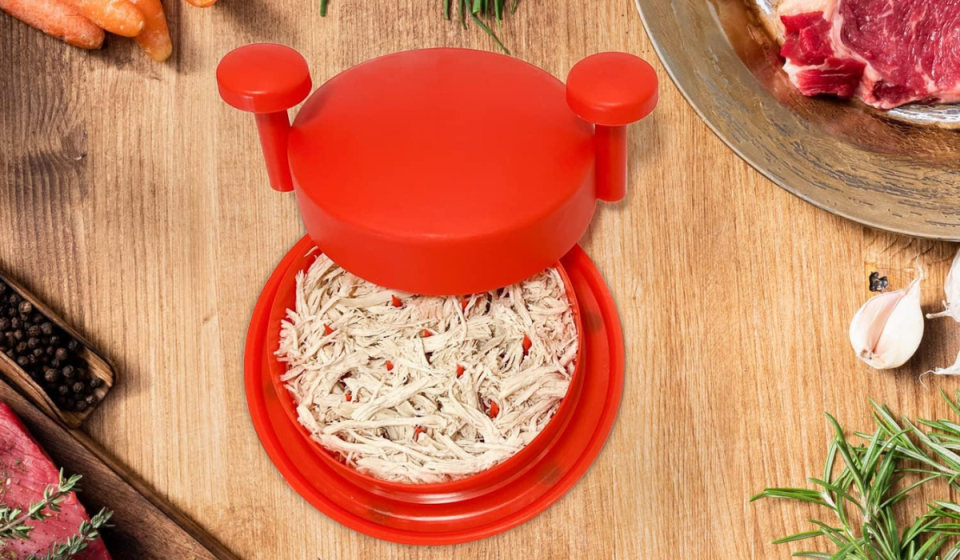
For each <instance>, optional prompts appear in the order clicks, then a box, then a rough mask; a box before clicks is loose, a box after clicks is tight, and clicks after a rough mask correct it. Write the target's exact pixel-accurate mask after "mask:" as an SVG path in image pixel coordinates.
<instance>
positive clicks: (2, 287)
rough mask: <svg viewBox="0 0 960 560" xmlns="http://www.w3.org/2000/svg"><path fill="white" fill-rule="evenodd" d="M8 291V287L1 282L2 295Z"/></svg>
mask: <svg viewBox="0 0 960 560" xmlns="http://www.w3.org/2000/svg"><path fill="white" fill-rule="evenodd" d="M6 291H7V285H6V284H4V283H3V282H0V295H2V294H3V292H6Z"/></svg>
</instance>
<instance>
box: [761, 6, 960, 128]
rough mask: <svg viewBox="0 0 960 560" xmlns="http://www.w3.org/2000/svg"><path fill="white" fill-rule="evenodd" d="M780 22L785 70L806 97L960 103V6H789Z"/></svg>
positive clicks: (887, 105)
mask: <svg viewBox="0 0 960 560" xmlns="http://www.w3.org/2000/svg"><path fill="white" fill-rule="evenodd" d="M779 15H780V20H781V21H782V22H783V26H784V34H783V38H784V42H783V47H782V48H781V51H780V54H781V55H782V56H783V57H784V58H785V59H786V64H784V70H786V72H787V74H788V75H789V76H790V81H791V82H793V84H794V85H796V86H797V88H799V89H800V91H801V92H802V93H803V94H804V95H818V94H830V95H836V96H838V97H844V98H849V97H853V96H856V97H859V98H860V99H862V100H863V101H864V102H866V103H867V104H869V105H872V106H874V107H877V108H879V109H892V108H894V107H897V106H899V105H903V104H905V103H912V102H919V103H935V102H942V103H954V102H957V101H960V0H785V1H784V3H783V4H781V5H780V8H779Z"/></svg>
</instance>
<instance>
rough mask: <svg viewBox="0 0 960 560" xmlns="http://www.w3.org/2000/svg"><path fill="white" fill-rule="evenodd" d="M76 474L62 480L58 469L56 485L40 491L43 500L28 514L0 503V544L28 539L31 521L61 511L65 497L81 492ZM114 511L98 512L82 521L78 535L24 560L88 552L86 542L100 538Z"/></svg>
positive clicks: (56, 559) (64, 557)
mask: <svg viewBox="0 0 960 560" xmlns="http://www.w3.org/2000/svg"><path fill="white" fill-rule="evenodd" d="M81 478H83V477H82V476H81V475H79V474H75V475H73V476H71V477H70V478H65V477H64V475H63V469H60V477H59V480H58V481H57V484H50V485H48V486H47V487H46V488H45V489H44V490H43V498H42V499H41V500H40V501H38V502H36V503H34V504H31V505H30V507H28V508H27V511H22V510H20V509H18V508H10V507H8V506H6V505H2V504H0V542H2V541H5V540H9V539H19V540H27V539H29V538H30V533H31V532H32V531H33V529H34V526H33V525H27V522H28V521H30V520H33V521H43V520H44V519H46V518H48V517H50V516H52V515H53V514H54V513H58V512H59V511H60V504H61V503H63V501H64V500H65V499H66V498H67V495H69V494H70V493H71V492H79V491H80V479H81ZM112 515H113V512H112V511H110V510H107V509H101V510H100V512H99V513H97V514H96V515H94V516H93V517H92V518H91V519H90V520H89V521H87V520H84V521H82V522H81V523H80V527H79V528H78V529H77V533H76V534H75V535H73V536H71V537H69V538H68V539H67V540H66V541H64V542H63V543H56V544H54V545H53V546H51V547H50V549H49V550H48V551H47V553H46V554H45V555H43V556H37V555H35V554H33V555H30V556H29V557H27V559H26V560H69V559H70V558H73V556H74V555H76V554H79V553H80V552H83V551H84V550H86V549H87V546H88V545H89V543H91V542H93V541H95V540H97V539H98V538H100V529H101V528H103V527H108V526H109V525H107V522H108V521H110V517H111V516H112Z"/></svg>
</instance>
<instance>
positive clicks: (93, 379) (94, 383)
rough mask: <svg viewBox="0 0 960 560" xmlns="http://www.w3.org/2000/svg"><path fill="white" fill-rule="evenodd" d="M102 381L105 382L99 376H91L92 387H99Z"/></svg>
mask: <svg viewBox="0 0 960 560" xmlns="http://www.w3.org/2000/svg"><path fill="white" fill-rule="evenodd" d="M101 383H103V382H102V381H100V378H99V377H91V378H90V387H91V388H93V389H96V388H97V387H99V386H100V384H101Z"/></svg>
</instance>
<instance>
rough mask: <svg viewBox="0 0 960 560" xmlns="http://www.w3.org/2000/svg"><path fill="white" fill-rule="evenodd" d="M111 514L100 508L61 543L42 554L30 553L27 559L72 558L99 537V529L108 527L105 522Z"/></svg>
mask: <svg viewBox="0 0 960 560" xmlns="http://www.w3.org/2000/svg"><path fill="white" fill-rule="evenodd" d="M112 516H113V512H112V511H110V510H108V509H101V510H100V512H99V513H97V514H96V515H94V516H93V517H91V518H90V520H89V521H87V520H84V521H81V522H80V528H79V529H77V534H75V535H73V536H72V537H69V538H68V539H67V540H66V541H64V542H63V543H57V544H54V545H53V546H52V547H50V550H49V551H47V553H46V554H44V555H43V556H37V555H36V554H32V555H30V556H29V557H27V560H69V559H71V558H73V557H74V556H75V555H77V554H80V553H81V552H83V551H84V550H86V549H87V546H88V545H89V544H90V543H91V542H93V541H95V540H97V539H99V538H100V529H101V528H102V527H109V525H107V522H108V521H110V517H112Z"/></svg>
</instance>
